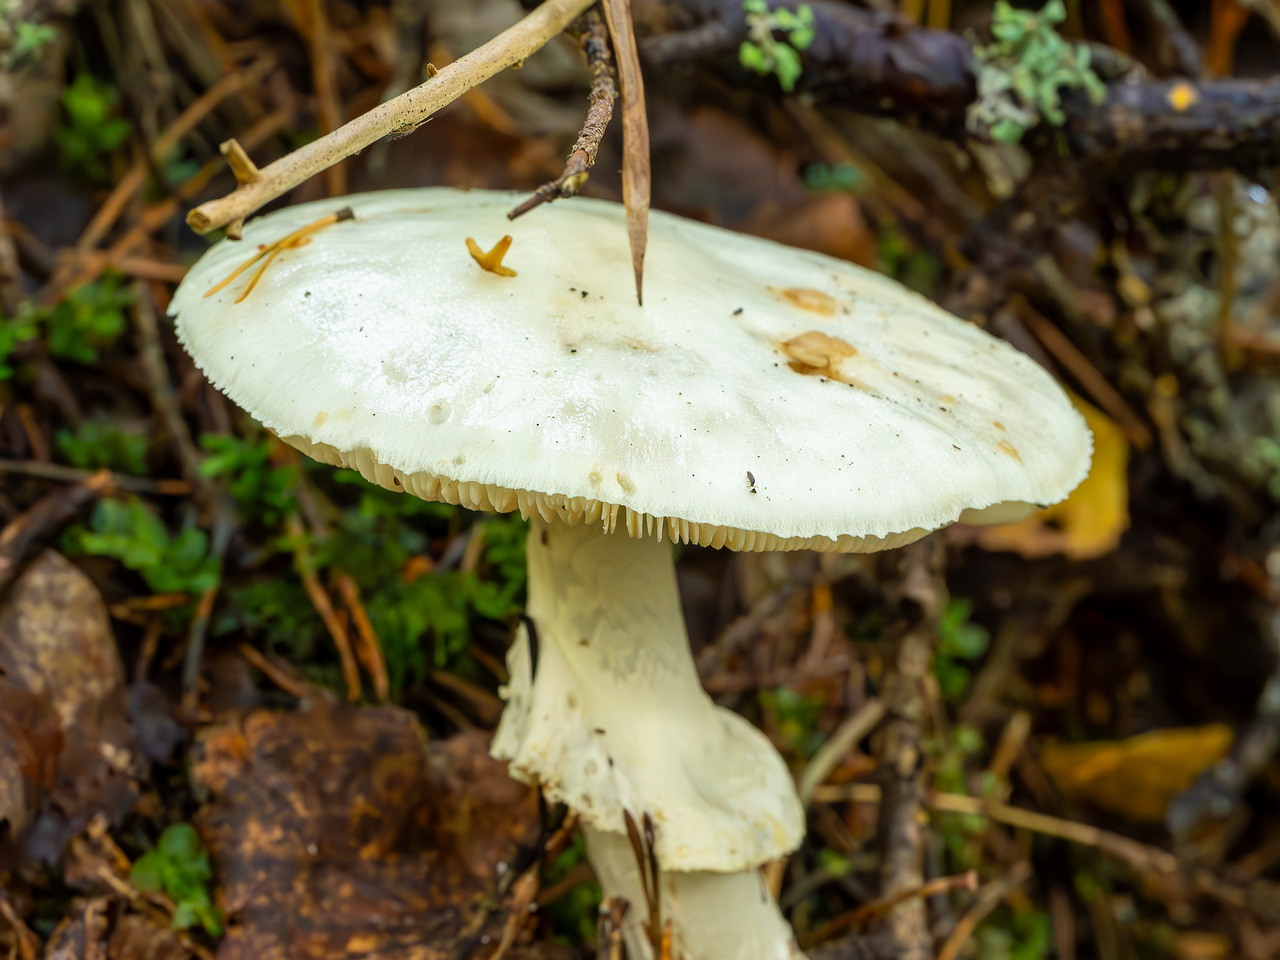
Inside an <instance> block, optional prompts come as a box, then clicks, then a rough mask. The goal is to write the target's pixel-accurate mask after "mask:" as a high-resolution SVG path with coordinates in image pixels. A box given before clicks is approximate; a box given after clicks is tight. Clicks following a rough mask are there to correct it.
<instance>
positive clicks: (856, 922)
mask: <svg viewBox="0 0 1280 960" xmlns="http://www.w3.org/2000/svg"><path fill="white" fill-rule="evenodd" d="M977 889H978V873H977V871H975V870H970V871H968V872H967V873H961V874H956V875H954V876H950V877H937V878H935V879H933V880H930V881H928V882H927V883H922V884H921V885H920V886H918V887H913V888H911V889H910V890H901V891H899V892H898V893H895V894H894V895H893V896H891V897H881V898H880V899H879V900H872V901H870V902H868V903H864V904H862V905H861V906H859V907H855V908H854V909H852V910H849V911H847V912H846V913H842V914H840V915H839V916H837V917H834V918H833V919H831V920H828V921H827V922H826V923H824V924H823V925H822V926H821V927H819V928H818V929H817V930H814V931H813V932H812V933H811V934H810V935H809V942H810V943H822V942H823V941H826V940H830V939H831V938H832V937H834V936H835V935H836V934H838V933H840V932H841V931H843V930H845V929H846V928H848V927H861V926H864V925H866V923H867V922H868V921H870V920H874V919H875V918H876V917H880V916H883V915H884V914H885V913H887V912H888V911H889V910H890V909H891V908H893V907H896V906H897V905H898V904H900V903H905V902H906V901H907V900H914V899H917V898H918V899H920V900H928V899H929V898H930V897H935V896H937V895H938V894H940V893H950V892H951V891H952V890H968V891H969V892H970V893H972V892H973V891H975V890H977Z"/></svg>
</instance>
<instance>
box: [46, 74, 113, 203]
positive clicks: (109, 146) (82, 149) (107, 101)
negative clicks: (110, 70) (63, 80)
mask: <svg viewBox="0 0 1280 960" xmlns="http://www.w3.org/2000/svg"><path fill="white" fill-rule="evenodd" d="M119 99H120V95H119V93H118V92H117V91H116V88H115V87H113V86H111V84H109V83H106V82H104V81H102V80H99V79H98V78H97V77H95V76H93V75H92V74H89V73H81V74H78V75H77V76H76V78H75V80H74V81H72V82H71V84H70V85H68V87H67V88H66V90H64V91H63V93H62V106H63V109H64V110H65V111H66V115H67V122H66V123H65V124H64V125H63V126H60V127H58V129H57V130H55V131H54V139H55V142H56V143H57V145H58V154H59V156H60V158H61V161H62V166H63V169H65V170H66V171H67V172H69V173H72V174H75V175H77V176H81V177H84V178H85V179H86V180H88V181H90V182H92V183H106V182H107V181H108V180H109V179H110V177H111V167H110V164H109V162H108V161H109V160H110V158H111V155H112V154H113V153H115V151H116V149H117V148H118V147H119V146H120V145H121V144H122V143H124V141H125V140H126V139H127V138H128V136H129V131H130V130H131V129H132V128H131V127H130V125H129V121H128V120H125V119H123V118H121V117H120V116H118V109H117V108H118V102H119Z"/></svg>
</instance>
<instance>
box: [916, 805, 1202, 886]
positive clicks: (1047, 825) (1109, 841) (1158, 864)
mask: <svg viewBox="0 0 1280 960" xmlns="http://www.w3.org/2000/svg"><path fill="white" fill-rule="evenodd" d="M928 805H929V807H931V808H932V809H934V810H937V811H940V812H943V813H966V814H971V815H974V816H980V817H989V818H991V819H992V820H995V821H996V822H997V823H1003V824H1007V825H1008V826H1011V827H1018V828H1020V829H1023V830H1030V831H1032V832H1033V833H1042V834H1044V835H1045V836H1049V837H1058V838H1059V839H1061V840H1067V841H1070V842H1071V843H1078V844H1081V845H1083V846H1086V847H1097V848H1098V849H1099V850H1104V851H1106V852H1107V853H1110V854H1112V855H1113V856H1116V857H1119V858H1120V859H1121V860H1123V861H1125V862H1126V863H1127V864H1128V865H1129V866H1130V867H1131V868H1132V869H1134V870H1136V871H1138V872H1139V873H1174V872H1175V871H1177V869H1178V858H1177V857H1175V856H1174V855H1173V854H1171V853H1169V852H1167V851H1165V850H1161V849H1160V848H1159V847H1152V846H1148V845H1147V844H1145V843H1139V842H1138V841H1137V840H1131V839H1129V838H1128V837H1125V836H1121V835H1120V834H1118V833H1112V832H1111V831H1109V830H1099V829H1098V828H1097V827H1091V826H1089V824H1087V823H1076V822H1075V821H1073V820H1063V819H1062V818H1061V817H1051V816H1049V815H1048V814H1045V813H1036V812H1035V811H1034V810H1023V809H1022V808H1021V807H1011V806H1009V805H1008V804H1003V803H987V802H986V801H984V800H981V799H979V798H978V797H966V796H962V795H960V794H956V793H935V794H932V795H931V796H930V797H929V799H928Z"/></svg>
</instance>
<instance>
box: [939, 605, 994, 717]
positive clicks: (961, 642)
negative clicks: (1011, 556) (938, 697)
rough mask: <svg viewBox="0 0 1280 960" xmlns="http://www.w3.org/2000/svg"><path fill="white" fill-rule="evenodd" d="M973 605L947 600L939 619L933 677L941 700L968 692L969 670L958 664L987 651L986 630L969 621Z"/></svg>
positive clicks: (957, 698) (951, 699)
mask: <svg viewBox="0 0 1280 960" xmlns="http://www.w3.org/2000/svg"><path fill="white" fill-rule="evenodd" d="M972 612H973V604H972V603H970V602H969V601H968V600H966V599H964V598H963V597H960V598H952V599H951V600H948V601H947V605H946V607H945V608H944V609H943V611H942V616H940V617H939V618H938V647H937V653H936V654H935V656H934V658H933V675H934V676H935V677H936V678H937V680H938V687H939V689H940V690H941V691H942V696H943V698H944V699H946V700H949V701H956V700H959V699H960V698H961V697H963V696H964V693H965V691H966V690H968V689H969V668H968V667H966V666H963V665H962V664H961V663H959V662H958V661H961V660H976V659H977V658H978V657H980V656H982V655H983V654H984V653H986V652H987V647H988V646H989V645H990V644H991V636H990V635H989V634H988V633H987V631H986V629H985V628H983V627H980V626H978V625H977V624H976V623H970V622H969V614H970V613H972Z"/></svg>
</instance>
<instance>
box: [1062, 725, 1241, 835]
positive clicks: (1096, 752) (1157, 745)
mask: <svg viewBox="0 0 1280 960" xmlns="http://www.w3.org/2000/svg"><path fill="white" fill-rule="evenodd" d="M1231 740H1232V733H1231V728H1230V727H1228V726H1225V725H1224V724H1211V725H1209V726H1205V727H1180V728H1172V729H1167V730H1153V731H1151V732H1150V733H1144V734H1140V735H1139V736H1136V737H1130V738H1129V739H1127V740H1115V741H1104V742H1097V743H1074V744H1056V743H1046V744H1045V745H1044V746H1043V747H1042V748H1041V751H1040V763H1041V765H1042V766H1043V767H1044V769H1045V772H1046V773H1048V774H1049V776H1050V777H1051V778H1052V779H1053V782H1054V783H1055V784H1057V786H1058V788H1059V789H1060V790H1061V791H1062V792H1063V793H1064V794H1066V795H1067V796H1068V797H1071V798H1073V799H1075V800H1081V801H1084V802H1085V803H1089V804H1092V805H1093V806H1095V807H1098V808H1099V809H1101V810H1105V811H1107V812H1108V813H1114V814H1119V815H1120V816H1123V817H1127V818H1128V819H1130V820H1134V821H1140V822H1144V823H1160V822H1162V821H1163V820H1164V815H1165V808H1166V807H1167V806H1168V805H1169V800H1170V799H1171V798H1172V797H1173V796H1174V794H1177V793H1181V792H1182V791H1183V790H1186V789H1187V788H1188V787H1190V786H1191V784H1192V783H1193V782H1194V781H1195V779H1196V777H1197V776H1199V775H1200V773H1201V772H1202V771H1204V770H1205V769H1207V768H1208V767H1210V766H1212V765H1213V764H1215V763H1217V762H1218V761H1219V760H1221V759H1222V758H1223V757H1224V756H1226V754H1227V751H1228V750H1230V749H1231Z"/></svg>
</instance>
